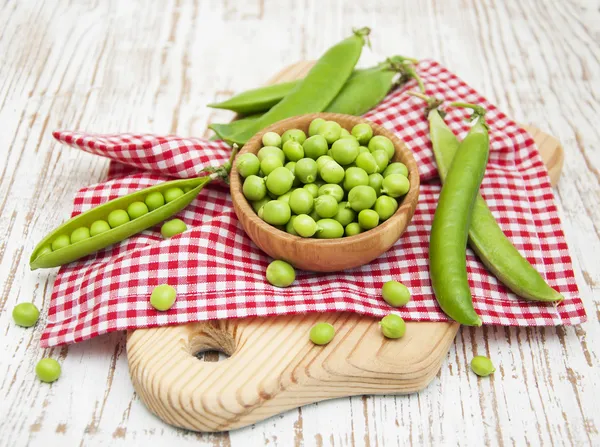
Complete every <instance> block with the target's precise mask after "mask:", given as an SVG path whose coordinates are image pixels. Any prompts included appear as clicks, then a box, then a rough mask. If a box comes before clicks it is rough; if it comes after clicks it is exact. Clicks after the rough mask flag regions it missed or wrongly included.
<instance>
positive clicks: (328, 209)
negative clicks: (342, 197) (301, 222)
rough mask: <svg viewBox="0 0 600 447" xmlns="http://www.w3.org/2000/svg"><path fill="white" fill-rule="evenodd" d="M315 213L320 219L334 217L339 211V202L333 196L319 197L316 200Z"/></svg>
mask: <svg viewBox="0 0 600 447" xmlns="http://www.w3.org/2000/svg"><path fill="white" fill-rule="evenodd" d="M315 211H316V212H317V214H318V215H319V216H320V217H333V216H335V215H336V214H337V211H338V202H337V200H336V199H335V198H334V197H333V196H328V195H325V196H319V197H317V198H316V199H315Z"/></svg>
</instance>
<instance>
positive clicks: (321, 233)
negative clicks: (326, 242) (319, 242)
mask: <svg viewBox="0 0 600 447" xmlns="http://www.w3.org/2000/svg"><path fill="white" fill-rule="evenodd" d="M317 227H318V229H317V238H319V239H336V238H339V237H342V236H343V235H344V227H342V224H341V223H339V222H338V221H337V220H334V219H321V220H318V221H317Z"/></svg>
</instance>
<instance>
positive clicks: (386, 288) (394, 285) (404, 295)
mask: <svg viewBox="0 0 600 447" xmlns="http://www.w3.org/2000/svg"><path fill="white" fill-rule="evenodd" d="M381 296H382V297H383V299H384V300H385V302H386V303H388V304H389V305H390V306H393V307H401V306H405V305H406V304H408V302H409V301H410V291H409V290H408V287H406V286H405V285H404V284H402V283H399V282H398V281H388V282H386V283H385V284H384V285H383V287H382V288H381Z"/></svg>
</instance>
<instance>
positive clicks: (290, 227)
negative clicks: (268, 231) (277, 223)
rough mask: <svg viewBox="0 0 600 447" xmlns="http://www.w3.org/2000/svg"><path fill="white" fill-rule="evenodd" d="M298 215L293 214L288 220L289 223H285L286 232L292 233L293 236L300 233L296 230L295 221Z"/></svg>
mask: <svg viewBox="0 0 600 447" xmlns="http://www.w3.org/2000/svg"><path fill="white" fill-rule="evenodd" d="M296 217H298V216H292V217H290V220H288V223H286V224H285V228H284V229H285V232H286V233H288V234H291V235H293V236H298V233H296V230H294V221H295V220H296Z"/></svg>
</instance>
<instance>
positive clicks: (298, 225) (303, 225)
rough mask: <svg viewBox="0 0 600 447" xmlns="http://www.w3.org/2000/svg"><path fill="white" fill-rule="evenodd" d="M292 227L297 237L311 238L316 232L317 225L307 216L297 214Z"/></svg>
mask: <svg viewBox="0 0 600 447" xmlns="http://www.w3.org/2000/svg"><path fill="white" fill-rule="evenodd" d="M292 225H293V227H294V230H295V231H296V233H297V234H298V236H301V237H312V236H313V235H314V234H315V233H316V232H317V229H318V228H317V223H316V222H315V220H314V219H313V218H312V217H310V216H308V215H307V214H299V215H298V216H296V218H295V219H294V222H293V224H292Z"/></svg>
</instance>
